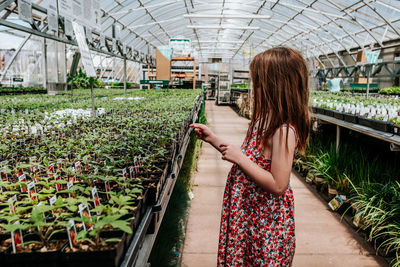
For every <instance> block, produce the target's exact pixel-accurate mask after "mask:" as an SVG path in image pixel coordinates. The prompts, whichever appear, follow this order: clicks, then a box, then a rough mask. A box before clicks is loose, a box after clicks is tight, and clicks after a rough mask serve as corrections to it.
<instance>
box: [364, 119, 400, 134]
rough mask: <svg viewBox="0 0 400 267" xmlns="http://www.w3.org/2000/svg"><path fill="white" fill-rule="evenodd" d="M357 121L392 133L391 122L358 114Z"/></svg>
mask: <svg viewBox="0 0 400 267" xmlns="http://www.w3.org/2000/svg"><path fill="white" fill-rule="evenodd" d="M358 123H359V124H360V125H363V126H367V127H370V128H372V129H374V130H378V131H382V132H388V133H392V131H393V130H392V125H391V123H389V122H385V121H379V120H373V119H368V118H366V117H362V116H360V117H359V118H358Z"/></svg>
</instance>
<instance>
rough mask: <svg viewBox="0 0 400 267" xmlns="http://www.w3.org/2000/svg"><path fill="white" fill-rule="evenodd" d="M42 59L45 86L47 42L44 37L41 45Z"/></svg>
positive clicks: (45, 83) (45, 86)
mask: <svg viewBox="0 0 400 267" xmlns="http://www.w3.org/2000/svg"><path fill="white" fill-rule="evenodd" d="M42 60H43V63H42V64H43V65H42V66H43V70H42V71H43V88H47V42H46V38H43V46H42Z"/></svg>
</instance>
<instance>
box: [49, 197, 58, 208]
mask: <svg viewBox="0 0 400 267" xmlns="http://www.w3.org/2000/svg"><path fill="white" fill-rule="evenodd" d="M56 201H57V196H52V197H51V198H50V199H49V204H50V206H54V203H56Z"/></svg>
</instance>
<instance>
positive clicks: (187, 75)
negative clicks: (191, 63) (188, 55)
mask: <svg viewBox="0 0 400 267" xmlns="http://www.w3.org/2000/svg"><path fill="white" fill-rule="evenodd" d="M195 76H196V75H193V74H187V73H172V74H171V77H178V78H193V77H195Z"/></svg>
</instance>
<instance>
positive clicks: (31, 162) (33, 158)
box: [29, 157, 36, 172]
mask: <svg viewBox="0 0 400 267" xmlns="http://www.w3.org/2000/svg"><path fill="white" fill-rule="evenodd" d="M29 163H30V164H33V163H36V157H30V158H29ZM31 171H32V172H35V166H34V165H32V166H31Z"/></svg>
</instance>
